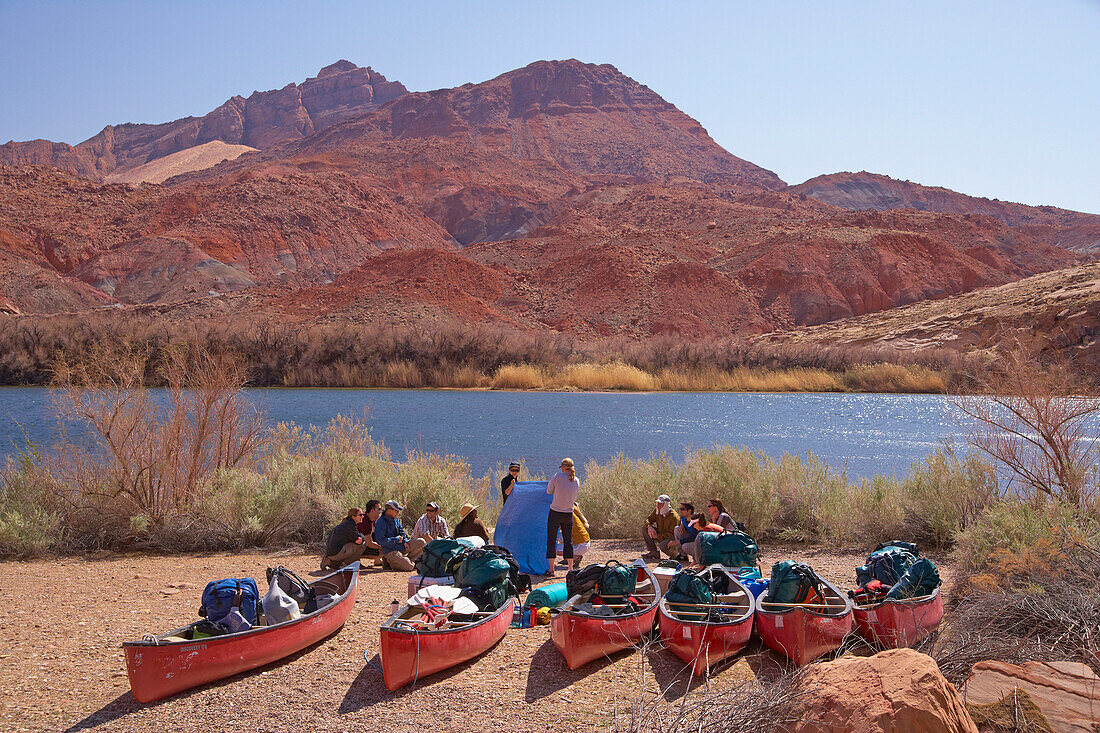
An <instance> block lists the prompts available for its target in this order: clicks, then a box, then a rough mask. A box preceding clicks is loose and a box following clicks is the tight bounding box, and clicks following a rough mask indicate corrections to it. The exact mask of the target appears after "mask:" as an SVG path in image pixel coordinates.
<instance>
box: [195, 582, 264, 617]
mask: <svg viewBox="0 0 1100 733" xmlns="http://www.w3.org/2000/svg"><path fill="white" fill-rule="evenodd" d="M237 591H240V594H241V601H240V605H241V615H242V616H244V618H245V620H246V621H248V623H250V624H252V625H253V626H255V625H256V601H257V600H258V599H259V597H260V591H259V588H258V587H257V586H256V581H255V580H253V579H252V578H226V579H224V580H211V581H210V582H209V583H207V584H206V588H205V589H204V590H203V592H202V607H201V608H200V609H199V615H200V616H206V618H207V620H209V621H213V622H214V623H217V622H218V621H221V620H222V619H223V618H225V615H226V614H227V613H229V611H230V610H231V609H232V608H233V605H234V601H235V599H236V598H237Z"/></svg>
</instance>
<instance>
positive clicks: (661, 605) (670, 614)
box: [657, 563, 756, 627]
mask: <svg viewBox="0 0 1100 733" xmlns="http://www.w3.org/2000/svg"><path fill="white" fill-rule="evenodd" d="M716 569H717V570H718V571H720V572H723V573H725V574H726V575H728V576H729V578H730V580H732V581H733V582H734V583H736V584H737V588H738V589H739V590H740V591H742V592H743V593H744V594H745V595H746V597H747V598H749V599H750V600H749V601H748V602H747V603H746V606H747V608H746V609H745V612H744V613H743V614H741V615H740V616H737V617H735V618H732V619H730V620H727V621H708V620H707V619H705V618H702V619H694V620H692V619H684V618H681V617H680V616H678V615H677V614H678V613H679V611H672V610H669V608H668V599H667V598H665V596H664V594H662V595H661V597H660V599H659V600H658V602H657V609H658V610H657V612H658V613H659V614H661V615H662V616H664V617H666V618H668V619H669V620H671V621H675V622H676V623H678V624H684V625H687V626H715V627H723V626H736V625H737V624H743V623H745V621H747V620H749V619H751V618H752V617H753V614H754V612H755V610H756V603H755V602H754V601H755V599H753V597H752V593H751V592H750V591H749V589H748V588H747V587H745V584H744V583H742V582H741V581H740V580H738V578H737V576H736V575H734V574H733V573H731V572H729V570H728V569H727V568H725V567H724V566H722V565H719V564H717V563H715V564H714V565H710V566H708V567H707V568H706V570H710V571H712V573H713V572H714V571H715V570H716ZM731 592H732V591H731ZM731 605H732V604H731ZM735 608H736V607H735Z"/></svg>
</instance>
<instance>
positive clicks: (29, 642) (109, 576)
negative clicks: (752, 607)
mask: <svg viewBox="0 0 1100 733" xmlns="http://www.w3.org/2000/svg"><path fill="white" fill-rule="evenodd" d="M638 544H640V543H634V542H629V541H620V540H615V541H612V540H604V541H597V542H595V543H594V545H593V550H592V551H590V553H589V555H588V557H589V558H590V559H591V560H593V561H604V560H607V559H611V558H619V559H630V558H633V557H636V556H637V555H638V553H639V550H640V548H639V547H638V546H637V545H638ZM763 549H764V557H763V562H764V564H765V566H768V565H770V563H772V562H774V561H776V560H777V559H787V558H790V559H795V560H800V561H805V562H809V563H810V564H811V565H813V566H814V567H815V568H816V569H818V570H819V571H820V572H821V573H822V575H824V576H825V577H826V578H828V579H829V580H831V581H834V582H837V583H839V584H841V585H842V586H844V587H847V586H850V585H852V581H853V580H854V571H853V570H852V568H853V567H854V566H855V565H857V564H859V563H860V562H862V559H863V558H862V553H859V552H845V551H836V550H832V549H814V548H807V547H800V548H789V547H775V546H765V547H764V548H763ZM936 559H937V561H938V563H939V566H940V569H941V574H942V575H943V576H944V582H945V585H950V580H951V573H952V567H951V565H950V564H949V563H946V562H943V561H942V560H941V559H940V558H936ZM274 565H286V566H287V567H289V568H291V569H293V570H295V571H296V572H298V573H300V574H304V573H306V572H310V571H312V570H314V569H315V567H316V564H315V559H314V557H313V556H312V555H309V554H305V553H303V551H302V550H300V549H295V550H291V551H284V552H282V553H279V552H275V553H264V552H246V553H240V554H225V553H219V554H211V555H187V556H178V557H166V556H146V555H131V556H113V557H109V558H104V559H73V558H64V559H58V560H51V561H45V560H41V561H33V562H4V563H3V564H2V567H3V575H4V577H5V578H6V579H7V581H6V582H5V583H4V592H3V596H4V598H5V603H4V604H3V608H2V609H0V635H2V649H0V660H2V661H0V700H2V702H0V727H2V728H3V729H5V730H12V731H58V730H65V731H82V730H102V731H108V730H109V731H147V730H153V729H159V730H173V731H175V730H232V729H237V730H256V731H301V730H318V731H350V730H378V731H393V732H394V733H397V732H403V731H409V732H410V733H414V732H418V731H423V730H433V731H449V730H454V731H468V730H475V729H476V730H509V731H543V730H550V729H559V730H560V729H575V730H592V729H600V728H605V727H606V726H607V725H608V724H609V723H610V722H611V721H612V718H613V716H614V715H615V714H616V710H617V711H618V713H619V714H620V715H621V714H623V713H624V712H626V710H627V708H628V706H629V700H630V699H631V698H632V697H633V696H635V695H636V694H637V690H638V681H639V679H642V680H644V684H645V688H646V690H648V691H650V692H656V691H657V690H658V689H662V690H663V689H666V688H669V686H670V685H671V686H672V689H669V690H668V692H666V693H665V697H666V698H669V699H677V698H678V697H680V696H681V695H682V694H683V692H684V685H683V682H684V681H686V680H687V675H686V673H681V669H682V665H681V663H680V662H679V660H678V659H676V658H675V657H674V656H673V655H672V654H671V653H670V652H668V651H665V650H661V649H657V650H654V651H651V652H649V653H648V654H642V653H638V652H630V653H626V652H624V653H621V654H619V655H617V656H616V657H615V658H614V659H611V660H603V661H599V662H594V663H592V664H590V665H587V666H586V667H583V668H581V669H579V670H569V669H568V668H567V667H566V666H565V662H564V660H563V659H562V657H561V655H560V654H559V653H558V651H557V649H556V648H555V647H554V646H553V644H552V643H551V641H550V634H549V628H548V627H545V626H544V627H537V628H533V629H511V630H510V631H509V632H508V634H507V635H506V636H505V637H504V639H503V640H502V641H501V642H500V643H499V644H498V645H497V646H496V647H494V648H493V649H491V650H490V651H489V652H488V653H487V654H486V655H485V656H483V657H481V658H480V659H477V660H474V661H472V662H470V663H467V664H465V665H462V666H460V667H457V668H455V669H452V670H448V671H445V672H442V673H439V674H437V675H434V676H432V677H429V678H427V679H425V680H423V681H421V682H419V683H418V684H416V685H415V686H410V687H407V688H405V689H402V690H399V691H397V692H389V691H387V690H386V688H385V687H384V685H383V684H382V675H381V673H380V671H379V670H378V669H376V668H375V665H378V664H379V663H380V662H379V660H378V658H377V652H378V625H379V623H380V622H381V621H382V620H384V619H385V617H386V615H387V607H388V606H389V603H390V601H392V600H393V599H394V598H397V599H399V600H403V599H404V595H403V594H404V591H405V586H406V575H404V574H402V573H394V572H382V571H378V570H370V571H365V572H363V573H361V575H360V581H359V582H360V591H359V599H358V601H357V603H356V606H355V608H354V610H353V611H352V614H351V616H350V618H349V619H348V622H347V624H346V625H345V626H344V627H343V628H342V629H341V630H340V631H339V632H338V633H337V634H335V635H334V636H332V637H329V638H328V639H326V640H325V641H323V642H321V643H319V644H317V645H316V646H314V647H312V648H309V649H307V650H305V651H303V652H301V653H299V654H296V655H293V656H291V657H289V658H288V659H285V660H283V661H281V662H278V663H276V664H273V665H270V666H268V667H264V668H262V669H258V670H255V671H253V672H250V673H247V674H243V675H238V676H236V677H232V678H230V679H227V680H223V681H221V682H218V683H214V684H211V685H208V686H206V687H201V688H198V689H195V690H190V691H187V692H184V693H182V694H180V695H177V696H175V697H171V698H168V699H166V700H161V701H159V702H155V703H151V704H147V705H143V704H140V703H138V702H137V701H135V700H134V698H133V696H132V695H131V694H130V689H129V683H128V681H127V677H126V669H125V662H124V659H123V655H122V650H121V648H120V645H121V643H122V642H123V641H124V640H128V639H138V638H141V636H142V635H143V634H145V633H150V632H158V631H164V630H168V629H169V628H172V627H175V626H178V625H181V624H183V623H187V622H189V621H190V620H191V619H193V618H195V614H196V609H197V608H198V606H199V603H200V596H201V594H202V588H203V586H204V585H205V584H206V582H207V581H208V580H210V579H215V578H222V577H231V576H245V575H251V576H252V577H255V578H257V580H258V581H259V582H260V586H261V592H262V591H263V590H264V589H265V588H266V583H264V581H263V578H264V571H265V569H266V568H267V567H269V566H274ZM364 651H366V652H367V657H368V658H369V659H370V662H367V661H365V660H364ZM781 664H782V662H781V661H780V660H779V658H778V657H776V656H774V655H773V654H772V653H771V652H768V651H766V650H762V649H760V647H759V644H758V643H754V645H752V646H750V647H749V649H748V650H746V653H744V654H743V655H742V657H741V658H740V659H739V660H738V662H737V663H736V664H733V665H730V666H728V667H726V668H725V669H722V670H721V671H720V672H718V674H717V675H715V676H714V677H713V678H712V679H711V680H710V684H711V685H715V684H717V685H722V684H729V683H730V682H731V681H734V680H737V679H741V678H743V676H745V675H748V674H766V673H768V672H769V671H774V670H776V669H778V668H779V667H780V666H781ZM677 680H679V682H677ZM699 684H705V682H702V681H698V682H696V683H694V685H693V686H697V685H699Z"/></svg>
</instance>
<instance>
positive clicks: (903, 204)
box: [788, 171, 1100, 250]
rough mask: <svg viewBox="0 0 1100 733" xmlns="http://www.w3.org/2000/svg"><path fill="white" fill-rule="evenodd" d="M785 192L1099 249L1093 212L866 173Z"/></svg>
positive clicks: (1099, 224) (1099, 219) (1099, 226)
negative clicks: (931, 214) (997, 225)
mask: <svg viewBox="0 0 1100 733" xmlns="http://www.w3.org/2000/svg"><path fill="white" fill-rule="evenodd" d="M788 190H789V191H791V192H792V193H798V194H804V195H806V196H810V197H812V198H815V199H817V200H818V201H824V202H826V203H830V204H832V205H834V206H840V207H841V208H844V209H873V210H876V211H885V210H888V209H917V210H918V211H937V212H940V213H944V214H985V215H986V216H992V217H993V218H994V219H998V220H1000V221H1002V222H1004V223H1005V224H1007V225H1008V226H1010V227H1012V228H1014V229H1020V230H1022V231H1025V232H1027V233H1028V234H1030V235H1032V236H1035V237H1037V238H1039V239H1043V240H1044V241H1048V242H1050V243H1051V244H1055V245H1057V246H1059V247H1066V248H1068V249H1078V250H1088V249H1100V216H1097V215H1096V214H1082V213H1081V212H1078V211H1067V210H1066V209H1059V208H1055V207H1053V206H1026V205H1024V204H1016V203H1012V202H1011V201H999V200H997V199H987V198H979V197H977V196H967V195H966V194H962V193H958V192H957V191H952V190H950V189H947V188H939V187H933V186H922V185H920V184H919V183H912V182H910V181H899V180H897V179H896V178H890V177H889V176H883V175H879V174H877V173H867V172H866V171H863V172H860V173H832V174H829V175H826V176H818V177H817V178H811V179H810V180H808V181H806V182H805V183H800V184H798V185H797V186H791V187H790V188H789V189H788Z"/></svg>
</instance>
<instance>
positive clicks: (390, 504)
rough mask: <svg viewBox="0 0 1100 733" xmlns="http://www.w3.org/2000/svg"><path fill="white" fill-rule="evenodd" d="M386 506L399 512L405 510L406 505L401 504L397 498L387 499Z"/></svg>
mask: <svg viewBox="0 0 1100 733" xmlns="http://www.w3.org/2000/svg"><path fill="white" fill-rule="evenodd" d="M386 508H387V509H396V510H397V511H399V512H403V511H405V507H403V506H401V504H400V503H398V501H397V499H390V500H389V501H387V502H386Z"/></svg>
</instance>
